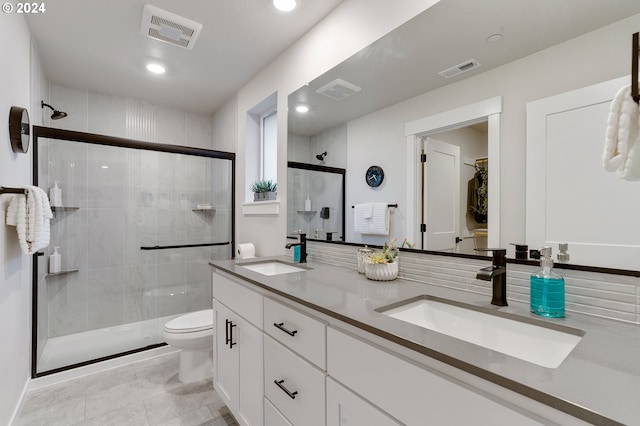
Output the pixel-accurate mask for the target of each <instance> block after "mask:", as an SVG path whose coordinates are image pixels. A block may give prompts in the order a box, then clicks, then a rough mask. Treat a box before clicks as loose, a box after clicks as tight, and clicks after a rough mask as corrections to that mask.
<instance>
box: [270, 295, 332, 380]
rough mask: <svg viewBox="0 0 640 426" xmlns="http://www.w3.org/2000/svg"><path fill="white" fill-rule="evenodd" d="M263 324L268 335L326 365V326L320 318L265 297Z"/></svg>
mask: <svg viewBox="0 0 640 426" xmlns="http://www.w3.org/2000/svg"><path fill="white" fill-rule="evenodd" d="M264 324H265V331H266V332H267V333H268V334H269V335H270V336H271V337H273V338H274V339H276V340H277V341H279V342H280V343H282V344H283V345H285V346H286V347H288V348H289V349H291V350H293V351H295V352H297V353H299V354H300V355H302V356H303V357H304V358H306V359H308V360H309V361H311V362H312V363H314V364H315V365H317V366H318V367H320V368H321V369H323V370H325V369H326V365H327V356H326V343H325V342H326V333H327V327H326V325H325V324H324V323H323V322H321V321H319V320H317V319H315V318H312V317H310V316H308V315H306V314H304V313H302V312H300V311H297V310H295V309H293V308H291V307H289V306H286V305H283V304H282V303H279V302H276V301H275V300H272V299H269V298H266V297H265V299H264Z"/></svg>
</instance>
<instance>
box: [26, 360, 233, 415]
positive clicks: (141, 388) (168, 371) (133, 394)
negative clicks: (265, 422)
mask: <svg viewBox="0 0 640 426" xmlns="http://www.w3.org/2000/svg"><path fill="white" fill-rule="evenodd" d="M39 425H43V426H45V425H46V426H109V425H113V426H157V425H161V426H237V423H236V422H235V420H234V418H233V416H232V415H231V414H230V413H229V411H228V410H227V408H226V406H225V405H224V404H223V403H222V401H221V400H220V397H219V396H218V394H217V393H216V392H215V391H214V390H213V384H212V382H211V380H204V381H202V382H197V383H190V384H183V383H180V381H178V353H177V352H176V353H171V354H168V355H164V356H161V357H157V358H153V359H150V360H147V361H142V362H138V363H135V364H130V365H126V366H123V367H119V368H115V369H112V370H108V371H105V372H101V373H96V374H92V375H90V376H85V377H82V378H79V379H75V380H71V381H68V382H64V383H61V384H58V385H52V386H49V387H46V388H42V389H38V390H35V391H32V392H29V393H28V394H27V395H25V400H24V403H23V405H22V408H21V410H20V412H19V413H18V416H17V418H16V421H15V422H14V426H39Z"/></svg>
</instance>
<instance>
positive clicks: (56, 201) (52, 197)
mask: <svg viewBox="0 0 640 426" xmlns="http://www.w3.org/2000/svg"><path fill="white" fill-rule="evenodd" d="M49 204H50V205H51V206H53V207H61V206H62V189H60V187H59V186H58V181H56V182H55V185H54V186H52V187H51V188H50V189H49Z"/></svg>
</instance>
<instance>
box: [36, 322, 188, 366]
mask: <svg viewBox="0 0 640 426" xmlns="http://www.w3.org/2000/svg"><path fill="white" fill-rule="evenodd" d="M179 315H182V314H177V315H170V316H166V317H161V318H155V319H151V320H145V321H138V322H134V323H129V324H123V325H119V326H113V327H105V328H100V329H96V330H89V331H83V332H81V333H75V334H69V335H66V336H59V337H52V338H50V339H48V340H47V342H46V344H45V346H44V349H43V351H42V355H41V356H40V358H39V359H38V362H37V374H42V373H43V372H47V371H51V370H56V369H59V368H63V367H68V366H71V365H74V364H80V363H85V362H87V361H93V360H96V359H100V358H104V357H109V356H112V355H116V354H121V353H125V352H129V351H134V350H137V349H142V348H145V347H147V346H153V345H158V344H161V343H164V339H163V337H162V331H163V329H164V325H165V324H166V323H167V321H170V320H171V319H173V318H175V317H177V316H179Z"/></svg>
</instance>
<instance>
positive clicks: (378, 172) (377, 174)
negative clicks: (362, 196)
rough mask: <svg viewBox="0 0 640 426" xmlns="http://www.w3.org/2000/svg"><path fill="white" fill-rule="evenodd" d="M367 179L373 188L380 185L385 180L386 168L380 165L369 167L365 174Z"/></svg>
mask: <svg viewBox="0 0 640 426" xmlns="http://www.w3.org/2000/svg"><path fill="white" fill-rule="evenodd" d="M365 180H366V181H367V185H369V186H370V187H372V188H375V187H378V186H380V184H381V183H382V181H383V180H384V170H382V167H380V166H371V167H369V168H368V169H367V173H366V174H365Z"/></svg>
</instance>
